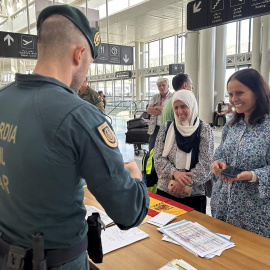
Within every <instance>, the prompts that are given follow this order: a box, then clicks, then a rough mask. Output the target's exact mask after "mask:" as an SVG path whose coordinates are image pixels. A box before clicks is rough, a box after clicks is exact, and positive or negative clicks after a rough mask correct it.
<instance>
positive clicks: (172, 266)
mask: <svg viewBox="0 0 270 270" xmlns="http://www.w3.org/2000/svg"><path fill="white" fill-rule="evenodd" d="M159 270H197V269H196V268H195V267H193V266H192V265H190V264H188V263H187V262H185V261H184V260H177V259H175V260H172V261H170V262H168V263H167V264H166V265H165V266H163V267H162V268H160V269H159Z"/></svg>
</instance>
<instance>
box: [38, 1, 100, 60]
mask: <svg viewBox="0 0 270 270" xmlns="http://www.w3.org/2000/svg"><path fill="white" fill-rule="evenodd" d="M55 14H57V15H62V16H64V17H66V18H67V19H69V20H70V21H71V22H72V23H73V24H74V25H75V26H76V27H77V28H78V29H79V30H80V31H81V32H82V33H83V35H84V36H85V38H86V40H87V41H88V43H89V46H90V49H91V52H92V57H93V59H94V60H95V59H97V58H98V56H99V49H100V44H101V39H100V33H99V32H98V30H97V29H96V28H94V27H90V24H89V21H88V19H87V17H86V16H85V15H84V14H83V13H82V12H81V11H80V10H79V9H77V8H75V7H72V6H69V5H52V6H48V7H46V8H44V9H43V10H42V11H41V12H40V14H39V16H38V20H37V30H38V36H39V33H40V29H41V26H42V23H43V22H44V21H45V20H46V19H47V18H48V17H50V16H52V15H55Z"/></svg>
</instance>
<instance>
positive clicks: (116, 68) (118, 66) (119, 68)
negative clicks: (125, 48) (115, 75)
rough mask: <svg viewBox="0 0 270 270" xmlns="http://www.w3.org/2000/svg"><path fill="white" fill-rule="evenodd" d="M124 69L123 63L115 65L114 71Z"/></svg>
mask: <svg viewBox="0 0 270 270" xmlns="http://www.w3.org/2000/svg"><path fill="white" fill-rule="evenodd" d="M121 70H123V67H122V66H121V65H114V72H116V71H121Z"/></svg>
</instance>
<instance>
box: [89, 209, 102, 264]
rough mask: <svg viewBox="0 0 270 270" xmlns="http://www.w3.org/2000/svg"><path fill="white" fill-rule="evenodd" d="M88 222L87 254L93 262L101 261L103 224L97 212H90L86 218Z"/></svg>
mask: <svg viewBox="0 0 270 270" xmlns="http://www.w3.org/2000/svg"><path fill="white" fill-rule="evenodd" d="M87 223H88V233H87V237H88V247H87V251H88V255H89V257H90V259H91V260H92V261H93V262H94V263H102V260H103V251H102V243H101V230H102V229H104V230H105V225H104V223H103V222H102V221H101V219H100V216H99V213H92V216H89V217H88V218H87Z"/></svg>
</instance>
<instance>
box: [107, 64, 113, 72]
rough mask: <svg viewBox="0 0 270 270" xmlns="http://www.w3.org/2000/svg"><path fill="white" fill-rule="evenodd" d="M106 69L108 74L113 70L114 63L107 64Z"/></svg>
mask: <svg viewBox="0 0 270 270" xmlns="http://www.w3.org/2000/svg"><path fill="white" fill-rule="evenodd" d="M105 70H106V74H107V73H112V72H113V71H112V70H113V67H112V65H105Z"/></svg>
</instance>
